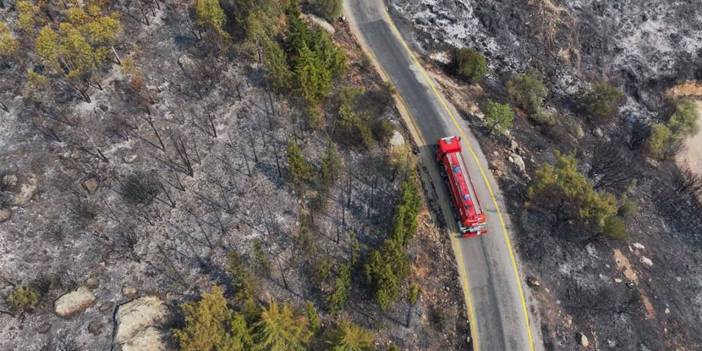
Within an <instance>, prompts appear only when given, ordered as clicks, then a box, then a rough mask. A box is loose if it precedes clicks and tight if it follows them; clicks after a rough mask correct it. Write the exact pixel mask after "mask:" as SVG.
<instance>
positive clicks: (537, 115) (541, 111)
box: [529, 107, 556, 126]
mask: <svg viewBox="0 0 702 351" xmlns="http://www.w3.org/2000/svg"><path fill="white" fill-rule="evenodd" d="M529 119H530V120H532V121H533V122H534V123H536V124H538V125H546V126H550V125H553V124H554V123H556V113H555V112H554V111H551V110H549V109H547V108H543V107H538V108H536V111H534V113H532V114H530V115H529Z"/></svg>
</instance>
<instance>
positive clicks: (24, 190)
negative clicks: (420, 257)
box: [12, 174, 39, 206]
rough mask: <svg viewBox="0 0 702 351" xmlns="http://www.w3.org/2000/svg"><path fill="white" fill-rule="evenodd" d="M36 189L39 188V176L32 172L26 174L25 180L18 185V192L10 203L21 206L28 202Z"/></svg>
mask: <svg viewBox="0 0 702 351" xmlns="http://www.w3.org/2000/svg"><path fill="white" fill-rule="evenodd" d="M37 189H39V177H37V176H36V175H34V174H30V175H29V176H27V180H26V181H25V182H23V183H22V184H21V186H20V189H19V192H17V194H16V195H15V198H14V199H13V202H12V204H13V205H15V206H22V205H24V204H26V203H27V202H29V200H31V199H32V197H34V194H36V192H37Z"/></svg>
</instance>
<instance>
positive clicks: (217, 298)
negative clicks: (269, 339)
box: [173, 286, 253, 351]
mask: <svg viewBox="0 0 702 351" xmlns="http://www.w3.org/2000/svg"><path fill="white" fill-rule="evenodd" d="M182 309H183V313H184V314H185V327H183V329H176V330H175V331H174V332H173V335H174V336H175V338H176V339H177V340H178V343H179V345H180V350H181V351H220V350H231V351H238V350H245V349H248V347H250V346H251V345H252V341H253V340H252V338H251V336H250V334H249V329H248V327H247V325H246V321H245V319H244V317H243V316H242V315H240V314H237V313H234V312H232V311H231V310H230V309H229V306H228V305H227V300H226V299H225V298H224V295H223V291H222V289H221V288H219V287H217V286H215V287H214V288H212V291H211V292H205V293H203V294H202V297H201V299H200V301H198V302H191V303H185V304H183V305H182Z"/></svg>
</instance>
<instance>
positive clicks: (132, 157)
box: [122, 154, 137, 163]
mask: <svg viewBox="0 0 702 351" xmlns="http://www.w3.org/2000/svg"><path fill="white" fill-rule="evenodd" d="M136 159H137V154H131V155H127V156H124V157H123V158H122V160H124V162H125V163H132V162H134V161H136Z"/></svg>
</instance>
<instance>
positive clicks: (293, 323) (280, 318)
mask: <svg viewBox="0 0 702 351" xmlns="http://www.w3.org/2000/svg"><path fill="white" fill-rule="evenodd" d="M254 336H255V341H256V344H255V345H254V347H253V350H260V351H305V350H306V349H305V345H306V344H307V343H308V342H309V340H310V338H311V337H312V332H311V331H310V330H309V322H308V321H307V318H305V317H304V316H299V315H296V314H295V313H294V312H293V310H292V308H291V307H290V306H289V305H288V304H287V303H283V304H282V305H278V303H276V302H275V301H273V302H271V303H270V305H269V306H268V308H266V309H264V310H263V312H261V318H260V321H258V322H257V323H256V325H255V326H254Z"/></svg>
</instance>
